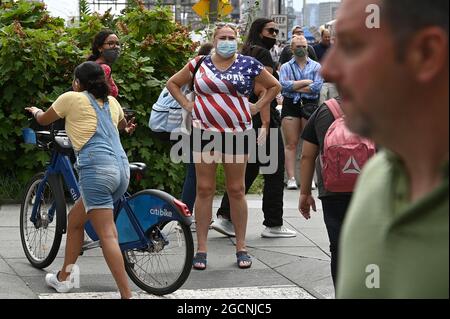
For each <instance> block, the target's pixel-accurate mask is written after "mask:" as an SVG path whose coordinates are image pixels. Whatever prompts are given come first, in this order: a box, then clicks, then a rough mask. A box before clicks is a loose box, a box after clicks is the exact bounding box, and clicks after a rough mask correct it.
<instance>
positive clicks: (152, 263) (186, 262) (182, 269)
mask: <svg viewBox="0 0 450 319" xmlns="http://www.w3.org/2000/svg"><path fill="white" fill-rule="evenodd" d="M160 233H162V234H163V236H161V235H160ZM148 236H150V237H151V238H152V239H153V240H154V242H155V243H156V244H155V245H154V246H153V247H151V248H149V249H131V250H126V251H124V252H123V256H124V259H125V269H126V271H127V273H128V275H129V277H130V279H131V280H132V281H133V282H134V283H135V284H136V285H137V286H138V287H139V288H141V289H143V290H145V291H146V292H148V293H151V294H154V295H158V296H160V295H165V294H170V293H172V292H174V291H176V290H177V289H178V288H180V287H181V286H182V285H183V284H184V282H185V281H186V279H187V278H188V276H189V274H190V271H191V269H192V259H193V254H194V243H193V240H192V233H191V230H190V227H189V226H188V225H185V224H184V223H182V222H180V221H178V220H170V221H169V222H167V223H165V224H162V225H156V226H155V227H154V228H153V230H151V231H150V232H149V233H148ZM163 238H164V239H163Z"/></svg>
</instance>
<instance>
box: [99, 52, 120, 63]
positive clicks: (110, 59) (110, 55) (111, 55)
mask: <svg viewBox="0 0 450 319" xmlns="http://www.w3.org/2000/svg"><path fill="white" fill-rule="evenodd" d="M119 55H120V49H118V48H116V49H107V50H104V51H103V58H105V61H106V63H108V64H109V65H111V64H113V63H114V62H116V60H117V58H118V57H119Z"/></svg>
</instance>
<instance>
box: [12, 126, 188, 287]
mask: <svg viewBox="0 0 450 319" xmlns="http://www.w3.org/2000/svg"><path fill="white" fill-rule="evenodd" d="M24 139H25V143H29V144H34V145H36V146H37V147H38V148H39V149H41V150H45V151H50V153H51V160H50V163H49V164H48V166H47V168H46V170H45V172H41V173H39V174H37V175H35V176H33V177H32V178H31V180H30V181H29V183H28V185H27V187H26V190H25V193H24V197H23V201H22V205H21V209H20V236H21V241H22V247H23V250H24V252H25V255H26V257H27V259H28V260H29V262H30V263H31V264H32V265H33V266H34V267H36V268H45V267H47V266H49V265H50V264H51V263H52V262H53V260H54V259H55V258H56V256H57V254H58V250H59V248H60V244H61V239H62V236H63V234H65V233H66V226H67V216H66V211H67V201H66V196H65V194H70V195H68V199H69V201H70V200H73V202H75V201H76V200H77V199H78V198H80V192H79V189H78V185H77V179H76V177H75V174H74V171H73V169H72V164H71V161H70V158H69V157H70V156H71V153H72V152H73V151H72V145H71V143H70V140H69V138H68V137H67V134H66V133H65V131H64V130H56V129H54V128H53V126H51V128H50V129H49V130H43V131H40V130H32V129H31V128H27V129H24ZM130 170H131V176H132V178H139V177H142V175H143V173H144V171H145V170H146V165H145V164H144V163H130ZM64 186H65V188H64ZM113 212H114V220H115V223H116V227H117V232H118V237H119V245H120V248H121V251H122V254H123V258H124V261H125V269H126V271H127V274H128V276H129V277H130V279H131V280H132V281H133V282H134V283H135V284H136V285H137V286H138V287H139V288H141V289H143V290H145V291H146V292H148V293H151V294H154V295H165V294H169V293H172V292H174V291H175V290H177V289H178V288H179V287H181V286H182V285H183V284H184V282H185V281H186V279H187V278H188V276H189V274H190V271H191V268H192V259H193V254H194V245H193V240H192V233H191V230H190V224H191V213H190V212H189V209H188V208H187V206H186V205H185V204H184V203H182V202H181V201H179V200H177V199H175V198H174V197H173V196H171V195H170V194H168V193H165V192H163V191H159V190H151V189H147V190H143V191H140V192H137V193H135V194H129V193H126V194H125V195H124V196H122V198H120V199H119V200H118V201H117V202H116V203H115V204H114V210H113ZM85 231H86V233H87V234H88V235H89V237H90V238H91V239H92V242H88V243H85V244H84V245H83V248H82V251H81V252H80V254H83V252H84V251H86V250H89V249H93V248H97V247H100V241H99V240H98V236H97V235H96V233H95V231H94V229H93V227H92V225H91V224H90V223H89V222H88V223H87V224H86V226H85Z"/></svg>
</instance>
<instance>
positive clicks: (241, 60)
mask: <svg viewBox="0 0 450 319" xmlns="http://www.w3.org/2000/svg"><path fill="white" fill-rule="evenodd" d="M199 60H200V57H197V58H195V59H193V60H192V61H191V62H190V63H189V69H190V71H191V75H192V74H193V72H194V70H195V67H196V65H197V62H198V61H199ZM263 70H264V67H263V66H262V64H261V63H259V62H258V61H257V60H255V59H254V58H252V57H248V56H244V55H240V54H239V55H238V56H237V58H236V60H235V61H234V63H233V64H232V65H231V66H230V67H229V68H228V69H227V70H225V71H223V72H222V71H220V70H219V69H217V68H216V67H215V65H214V63H213V62H212V60H211V56H207V57H206V59H205V60H204V61H203V63H202V65H201V66H200V68H199V69H198V71H197V73H196V74H195V80H194V89H195V93H196V97H195V101H194V109H193V112H192V119H193V126H194V127H196V128H200V129H202V130H207V131H216V132H244V131H247V130H249V129H251V128H252V116H251V113H250V105H249V101H248V96H249V95H250V94H251V92H252V90H253V86H254V80H255V77H256V76H258V75H259V74H260V73H261V72H262V71H263Z"/></svg>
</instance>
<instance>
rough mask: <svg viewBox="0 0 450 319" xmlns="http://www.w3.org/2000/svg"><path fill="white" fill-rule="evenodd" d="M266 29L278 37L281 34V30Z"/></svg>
mask: <svg viewBox="0 0 450 319" xmlns="http://www.w3.org/2000/svg"><path fill="white" fill-rule="evenodd" d="M264 29H266V30H267V31H269V33H271V34H275V35H278V33H280V30H279V29H275V28H264Z"/></svg>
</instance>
